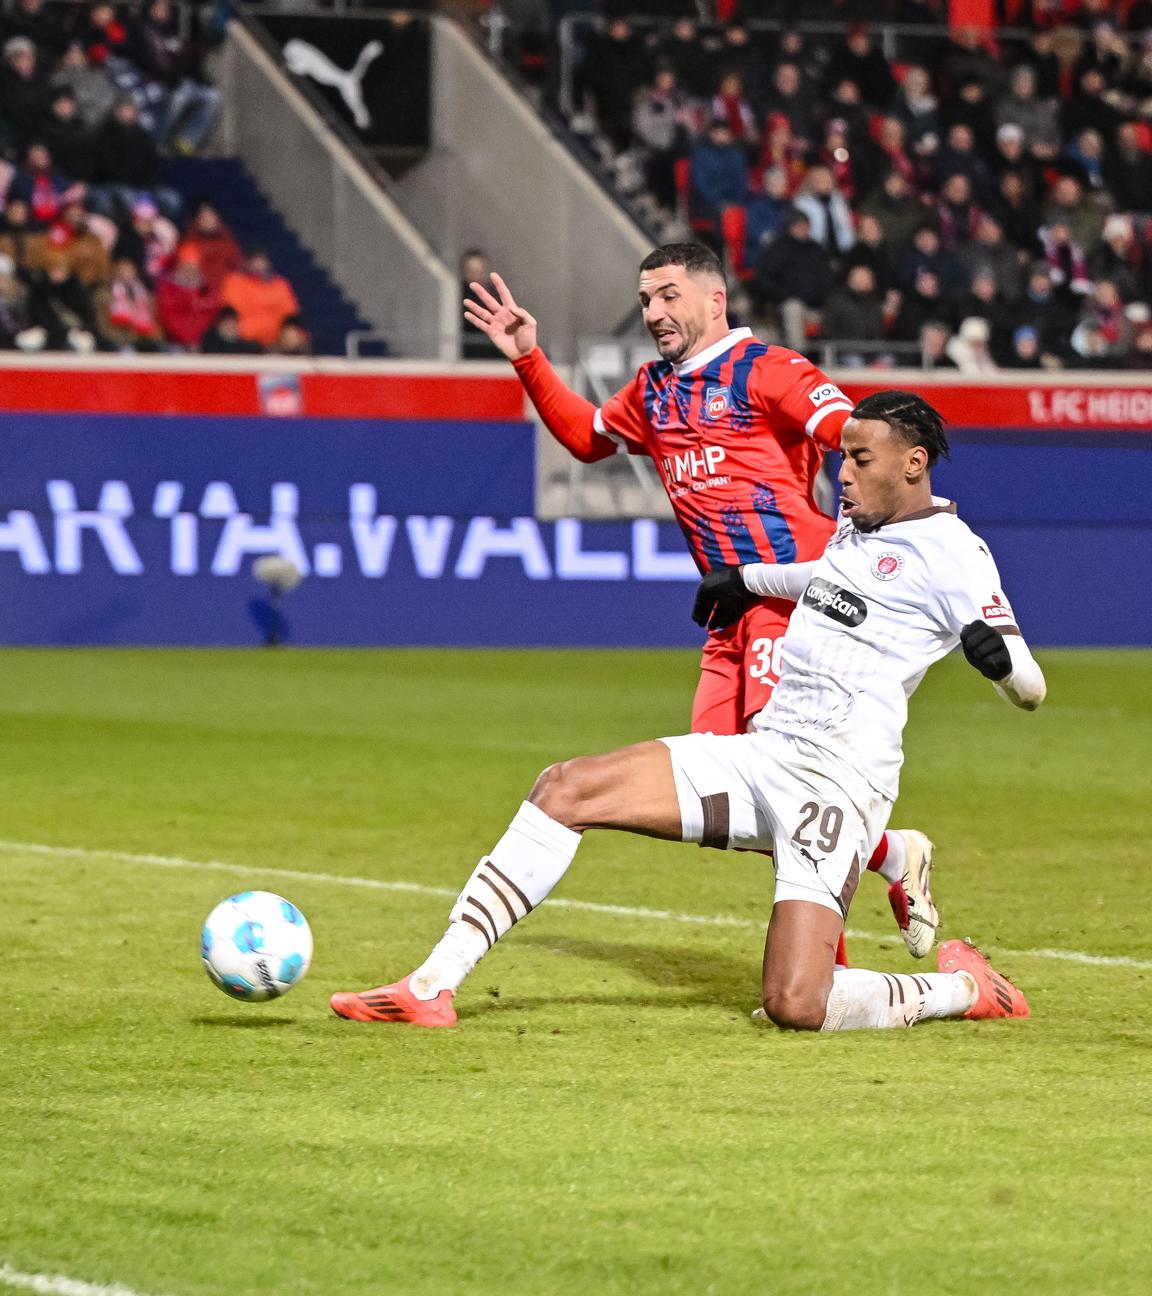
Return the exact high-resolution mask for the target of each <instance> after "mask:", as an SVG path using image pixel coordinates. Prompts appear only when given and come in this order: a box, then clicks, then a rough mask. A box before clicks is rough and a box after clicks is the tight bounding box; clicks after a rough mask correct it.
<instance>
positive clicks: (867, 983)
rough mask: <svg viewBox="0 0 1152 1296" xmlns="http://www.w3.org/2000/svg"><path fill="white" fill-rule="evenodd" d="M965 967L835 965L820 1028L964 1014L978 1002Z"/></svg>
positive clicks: (873, 1026) (870, 1026)
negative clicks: (905, 969)
mask: <svg viewBox="0 0 1152 1296" xmlns="http://www.w3.org/2000/svg"><path fill="white" fill-rule="evenodd" d="M976 994H977V990H976V982H975V981H973V980H972V978H971V977H970V976H968V975H967V974H966V973H964V972H916V973H909V972H869V971H867V970H866V969H865V968H837V969H836V972H835V973H834V974H833V980H832V993H831V994H830V995H829V996H828V1008H827V1010H826V1013H825V1017H824V1025H823V1026H821V1028H820V1029H821V1030H826V1031H846V1030H884V1029H887V1028H890V1027H893V1026H915V1025H916V1023H917V1022H918V1021H924V1020H925V1019H926V1018H928V1017H963V1016H964V1014H965V1013H966V1012H967V1011H968V1009H969V1008H971V1007H972V1005H973V1004H974V1003H975V1002H976Z"/></svg>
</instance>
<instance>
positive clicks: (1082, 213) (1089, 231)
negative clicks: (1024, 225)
mask: <svg viewBox="0 0 1152 1296" xmlns="http://www.w3.org/2000/svg"><path fill="white" fill-rule="evenodd" d="M1043 220H1044V223H1045V224H1046V225H1053V224H1056V223H1060V224H1064V225H1067V226H1068V228H1069V230H1070V231H1071V234H1072V241H1073V242H1074V243H1076V244H1077V245H1078V246H1079V247H1080V248H1081V249H1082V250H1083V251H1085V252H1090V251H1092V250H1093V249H1094V248H1095V247H1096V245H1097V244H1098V243H1099V242H1100V235H1101V233H1102V232H1103V229H1104V213H1103V211H1101V209H1100V206H1099V204H1098V203H1096V202H1094V201H1093V200H1092V198H1090V197H1089V195H1088V194H1087V193H1085V191H1084V186H1083V185H1082V184H1081V183H1080V181H1079V180H1077V179H1076V177H1075V176H1070V175H1065V176H1060V178H1059V179H1058V180H1057V181H1056V183H1055V184H1054V185H1053V186H1052V191H1051V193H1050V194H1049V197H1048V201H1047V203H1046V204H1045V205H1044V213H1043Z"/></svg>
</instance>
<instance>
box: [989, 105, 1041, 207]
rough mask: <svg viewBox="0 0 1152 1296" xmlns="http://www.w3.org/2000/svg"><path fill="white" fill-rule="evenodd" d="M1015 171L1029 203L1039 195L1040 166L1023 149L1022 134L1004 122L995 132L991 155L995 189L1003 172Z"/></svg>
mask: <svg viewBox="0 0 1152 1296" xmlns="http://www.w3.org/2000/svg"><path fill="white" fill-rule="evenodd" d="M1007 171H1015V172H1017V174H1018V175H1019V176H1020V177H1021V179H1022V180H1023V181H1024V185H1025V188H1026V189H1027V196H1028V199H1029V201H1031V202H1035V201H1036V199H1037V198H1038V197H1039V195H1040V185H1041V176H1040V164H1039V163H1038V162H1037V161H1036V159H1035V158H1034V157H1033V156H1032V155H1031V154H1030V153H1029V152H1028V150H1027V148H1026V147H1025V140H1024V132H1023V131H1022V130H1021V129H1020V127H1019V126H1017V125H1015V123H1013V122H1005V124H1004V125H1003V126H1001V127H1000V128H999V129H998V130H997V132H996V145H995V148H994V150H993V153H992V176H993V180H994V182H995V185H996V188H997V189H999V188H1000V181H1001V179H1002V178H1003V176H1004V174H1005V172H1007Z"/></svg>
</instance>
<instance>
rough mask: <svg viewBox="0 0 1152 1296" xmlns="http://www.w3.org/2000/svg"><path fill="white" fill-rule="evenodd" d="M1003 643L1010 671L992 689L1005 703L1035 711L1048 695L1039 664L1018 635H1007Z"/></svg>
mask: <svg viewBox="0 0 1152 1296" xmlns="http://www.w3.org/2000/svg"><path fill="white" fill-rule="evenodd" d="M1004 643H1005V646H1006V647H1007V649H1008V656H1009V657H1011V658H1012V670H1011V673H1010V674H1009V675H1007V676H1006V677H1005V678H1004V679H1002V680H997V681H996V682H995V683H994V684H993V685H992V687H993V688H994V689H995V690H996V692H997V693H999V694H1000V696H1001V697H1002V698H1003V699H1004V701H1005V702H1011V703H1012V705H1013V706H1017V707H1020V708H1021V709H1022V710H1024V711H1035V710H1036V708H1037V707H1038V706H1039V705H1040V703H1041V702H1043V701H1044V698H1045V697H1046V696H1047V693H1048V686H1047V684H1045V682H1044V672H1043V671H1042V670H1041V669H1040V663H1039V662H1038V661H1037V660H1036V658H1035V657H1033V656H1032V654H1031V652H1030V651H1029V649H1028V645H1027V644H1026V643H1025V642H1024V640H1023V638H1022V637H1021V636H1020V635H1018V634H1007V635H1005V636H1004Z"/></svg>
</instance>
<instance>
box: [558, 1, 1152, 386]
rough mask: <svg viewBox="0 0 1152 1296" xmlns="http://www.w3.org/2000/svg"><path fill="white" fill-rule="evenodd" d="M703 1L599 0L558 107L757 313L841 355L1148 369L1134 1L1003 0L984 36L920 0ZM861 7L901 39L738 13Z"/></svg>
mask: <svg viewBox="0 0 1152 1296" xmlns="http://www.w3.org/2000/svg"><path fill="white" fill-rule="evenodd" d="M704 8H706V9H708V10H710V11H711V21H709V22H701V21H700V19H699V15H700V12H701V6H699V5H696V4H690V3H689V4H677V3H676V2H675V0H672V2H671V3H661V4H659V5H651V4H649V5H645V4H643V3H637V2H636V0H633V2H632V3H628V2H627V0H622V2H617V0H606V3H604V4H602V5H601V7H600V9H601V12H602V14H603V17H604V20H605V21H604V22H603V23H602V25H601V29H600V30H599V32H596V33H595V34H593V36H592V38H591V39H590V41H589V42H588V44H587V46H586V49H585V53H584V57H583V59H582V61H581V62H580V64H579V66H578V68H577V75H576V81H575V85H576V96H575V115H574V117H573V124H574V126H575V127H577V128H580V127H581V125H582V123H588V122H591V123H592V125H593V127H594V130H595V138H596V139H597V141H598V142H599V143H600V144H601V147H602V148H604V149H605V151H607V150H611V156H612V160H613V162H614V164H616V174H617V175H619V174H620V173H621V169H622V168H621V165H620V164H621V163H622V162H623V163H626V164H627V163H630V164H631V165H632V166H633V169H634V170H635V172H636V173H637V175H638V176H640V177H641V180H640V183H641V184H642V186H643V188H644V190H645V191H646V194H647V195H648V197H649V200H650V202H651V205H652V210H654V211H655V212H656V213H657V215H663V216H664V217H665V218H668V219H669V225H666V227H665V228H669V227H670V225H671V226H674V225H675V224H676V222H680V223H681V224H684V223H686V224H688V225H689V226H690V228H691V229H692V231H694V232H695V234H696V235H697V236H698V237H700V238H702V239H704V240H705V241H708V242H711V243H712V244H713V245H714V246H715V247H716V248H717V249H718V250H721V251H723V252H724V253H725V254H726V256H727V259H728V263H729V266H730V268H731V270H732V272H733V275H734V278H735V279H736V280H738V281H739V283H740V284H741V285H742V287H743V289H744V290H745V292H744V296H745V300H746V313H747V314H748V315H749V316H750V317H751V318H753V319H755V320H757V321H758V322H760V323H761V324H764V325H765V326H766V327H768V328H770V329H774V330H775V331H776V333H777V335H778V336H782V337H783V339H784V340H786V341H787V343H788V344H789V345H791V346H793V347H796V348H797V349H800V350H808V351H811V350H812V349H813V347H814V346H816V345H820V344H821V340H828V341H829V344H830V343H831V341H833V340H834V341H835V342H836V344H837V348H838V353H837V359H838V360H839V361H840V362H851V361H852V360H856V359H858V360H859V361H860V362H864V363H868V362H873V361H878V362H879V363H891V362H892V355H890V354H886V353H885V348H886V347H888V346H890V347H891V348H892V352H893V353H903V354H905V355H906V354H907V352H908V351H915V350H916V349H917V348H918V349H919V351H920V354H921V357H922V361H923V363H924V364H925V365H927V366H929V367H933V368H935V367H944V368H952V367H955V368H958V369H960V370H962V371H964V372H968V373H980V372H986V371H989V370H993V369H996V368H1000V367H1009V368H1018V369H1035V368H1049V369H1058V368H1062V367H1080V368H1087V367H1091V368H1114V369H1119V368H1133V369H1142V368H1152V307H1150V303H1152V0H1130V2H1126V0H1017V2H1016V3H1012V0H1005V3H1002V4H1001V5H1000V11H1001V13H1002V15H1003V17H1004V20H1005V22H1006V23H1010V24H1011V28H1010V29H1009V28H1007V27H1006V28H1005V29H1004V30H1002V31H998V32H997V33H996V38H995V39H993V38H992V36H991V35H989V34H988V33H983V32H980V31H977V30H966V29H959V30H956V29H954V30H952V31H951V32H947V31H945V30H940V31H933V29H932V28H931V26H929V25H926V24H940V23H942V22H944V21H945V18H944V8H945V7H944V6H943V5H942V4H940V3H937V0H893V2H892V3H886V0H874V2H873V3H871V4H869V5H856V4H854V3H852V0H848V2H847V3H844V4H838V3H836V2H835V0H805V2H804V4H803V5H798V4H793V3H790V2H789V0H760V2H757V0H729V2H728V3H724V2H723V0H720V2H719V3H717V4H715V5H713V6H705V7H704ZM864 10H867V11H869V12H870V13H871V15H872V17H873V18H887V19H889V20H891V21H893V22H898V23H900V24H903V26H901V27H899V28H895V29H894V31H895V33H896V34H895V37H894V43H892V42H882V41H881V39H880V35H879V34H878V33H877V32H876V31H875V30H874V29H873V28H871V27H869V26H868V25H866V24H865V23H863V22H855V23H850V24H848V25H846V26H845V27H844V28H843V29H842V30H841V31H840V32H839V33H832V32H812V31H801V30H799V29H798V28H797V27H788V26H786V25H785V26H784V27H782V28H780V27H777V28H776V29H772V30H766V29H764V28H759V29H758V28H757V26H756V25H755V20H759V19H774V20H777V21H779V20H781V19H784V20H785V21H787V20H790V19H791V20H795V19H797V18H798V17H802V18H803V22H804V24H808V23H810V22H814V21H821V20H827V19H832V20H835V19H837V18H845V17H847V18H856V17H859V16H860V15H861V13H862V12H863V11H864ZM644 14H647V15H648V16H649V18H650V19H651V20H650V21H645V22H639V21H636V17H635V16H636V15H644ZM917 23H918V24H921V28H920V30H919V31H918V30H917V29H916V28H915V27H914V26H912V24H917ZM884 44H888V47H889V49H890V50H891V53H892V57H889V55H888V54H886V53H885V48H884ZM624 169H625V170H626V167H625V168H624ZM853 342H855V343H857V344H858V347H859V350H858V352H857V353H855V354H854V352H853V348H852V346H851V345H850V344H851V343H853ZM865 344H869V345H865Z"/></svg>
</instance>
